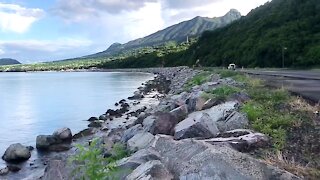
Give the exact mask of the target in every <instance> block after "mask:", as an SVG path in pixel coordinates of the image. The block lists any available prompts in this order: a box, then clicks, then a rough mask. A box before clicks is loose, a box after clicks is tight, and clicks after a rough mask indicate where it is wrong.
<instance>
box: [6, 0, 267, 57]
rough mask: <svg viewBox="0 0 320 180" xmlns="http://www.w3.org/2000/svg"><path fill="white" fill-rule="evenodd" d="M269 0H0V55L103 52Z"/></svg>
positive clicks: (53, 55)
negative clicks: (178, 25)
mask: <svg viewBox="0 0 320 180" xmlns="http://www.w3.org/2000/svg"><path fill="white" fill-rule="evenodd" d="M267 1H268V0H241V1H240V0H139V1H137V0H0V58H4V57H9V58H15V59H17V60H19V61H21V62H23V63H33V62H41V61H52V60H60V59H65V58H73V57H79V56H84V55H88V54H92V53H96V52H99V51H103V50H105V49H107V48H108V46H109V45H110V44H112V43H114V42H120V43H125V42H127V41H130V40H133V39H136V38H140V37H144V36H146V35H149V34H151V33H153V32H156V31H158V30H160V29H163V28H165V27H168V26H170V25H173V24H175V23H178V22H181V21H184V20H188V19H191V18H193V17H195V16H205V17H217V16H223V15H224V14H226V13H227V12H228V11H229V10H230V9H232V8H234V9H238V10H239V11H240V12H241V13H242V14H243V15H246V14H247V13H248V12H249V11H250V10H251V9H253V8H255V7H257V6H259V5H262V4H264V3H266V2H267Z"/></svg>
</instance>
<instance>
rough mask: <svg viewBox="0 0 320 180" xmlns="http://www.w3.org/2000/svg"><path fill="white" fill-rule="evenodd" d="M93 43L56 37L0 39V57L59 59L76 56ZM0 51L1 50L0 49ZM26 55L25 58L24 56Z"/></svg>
mask: <svg viewBox="0 0 320 180" xmlns="http://www.w3.org/2000/svg"><path fill="white" fill-rule="evenodd" d="M92 45H93V43H92V42H91V41H89V40H85V39H68V38H65V39H58V40H55V41H40V40H12V41H0V47H1V49H0V50H2V52H3V54H1V57H12V58H16V59H22V60H27V58H28V59H29V60H33V61H34V60H35V61H37V60H42V61H43V60H59V59H63V58H70V57H78V56H82V55H86V54H81V51H82V52H84V51H88V50H89V49H90V48H91V47H92ZM0 52H1V51H0ZM26 57H27V58H26Z"/></svg>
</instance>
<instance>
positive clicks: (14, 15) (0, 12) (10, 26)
mask: <svg viewBox="0 0 320 180" xmlns="http://www.w3.org/2000/svg"><path fill="white" fill-rule="evenodd" d="M43 15H44V11H43V10H41V9H31V8H25V7H22V6H20V5H16V4H4V3H1V2H0V29H1V30H2V31H4V32H7V31H12V32H16V33H24V32H26V31H27V30H28V29H29V28H30V26H31V25H32V24H33V23H34V22H35V21H37V20H38V19H40V18H41V17H42V16H43Z"/></svg>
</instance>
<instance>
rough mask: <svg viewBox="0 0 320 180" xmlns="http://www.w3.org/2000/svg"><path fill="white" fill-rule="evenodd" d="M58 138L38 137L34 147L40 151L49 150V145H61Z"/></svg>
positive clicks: (51, 136) (50, 136) (49, 136)
mask: <svg viewBox="0 0 320 180" xmlns="http://www.w3.org/2000/svg"><path fill="white" fill-rule="evenodd" d="M61 142H62V141H59V139H58V138H56V137H55V136H53V135H39V136H37V139H36V147H37V149H40V150H46V149H49V148H50V146H51V145H54V144H58V143H61Z"/></svg>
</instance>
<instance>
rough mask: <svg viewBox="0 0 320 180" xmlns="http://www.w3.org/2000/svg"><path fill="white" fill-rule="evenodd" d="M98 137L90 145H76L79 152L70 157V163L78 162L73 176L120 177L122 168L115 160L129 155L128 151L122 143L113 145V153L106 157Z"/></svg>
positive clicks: (91, 178) (93, 178)
mask: <svg viewBox="0 0 320 180" xmlns="http://www.w3.org/2000/svg"><path fill="white" fill-rule="evenodd" d="M97 142H98V139H94V140H93V141H92V142H91V144H90V145H89V147H87V148H86V147H84V146H82V145H76V147H77V148H78V150H79V152H78V153H77V154H76V155H74V156H72V157H71V158H70V159H69V162H70V163H74V164H76V168H75V169H74V170H73V172H72V175H73V176H76V177H77V176H81V179H90V180H97V179H118V176H119V175H121V173H120V172H121V170H120V169H118V168H117V167H116V165H115V162H116V161H117V160H119V159H122V158H124V157H126V156H128V152H127V151H126V150H125V148H124V146H123V145H121V144H116V145H114V147H113V152H112V155H111V156H110V157H108V158H106V157H104V155H103V153H102V152H103V151H102V148H101V147H99V146H98V144H97Z"/></svg>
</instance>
